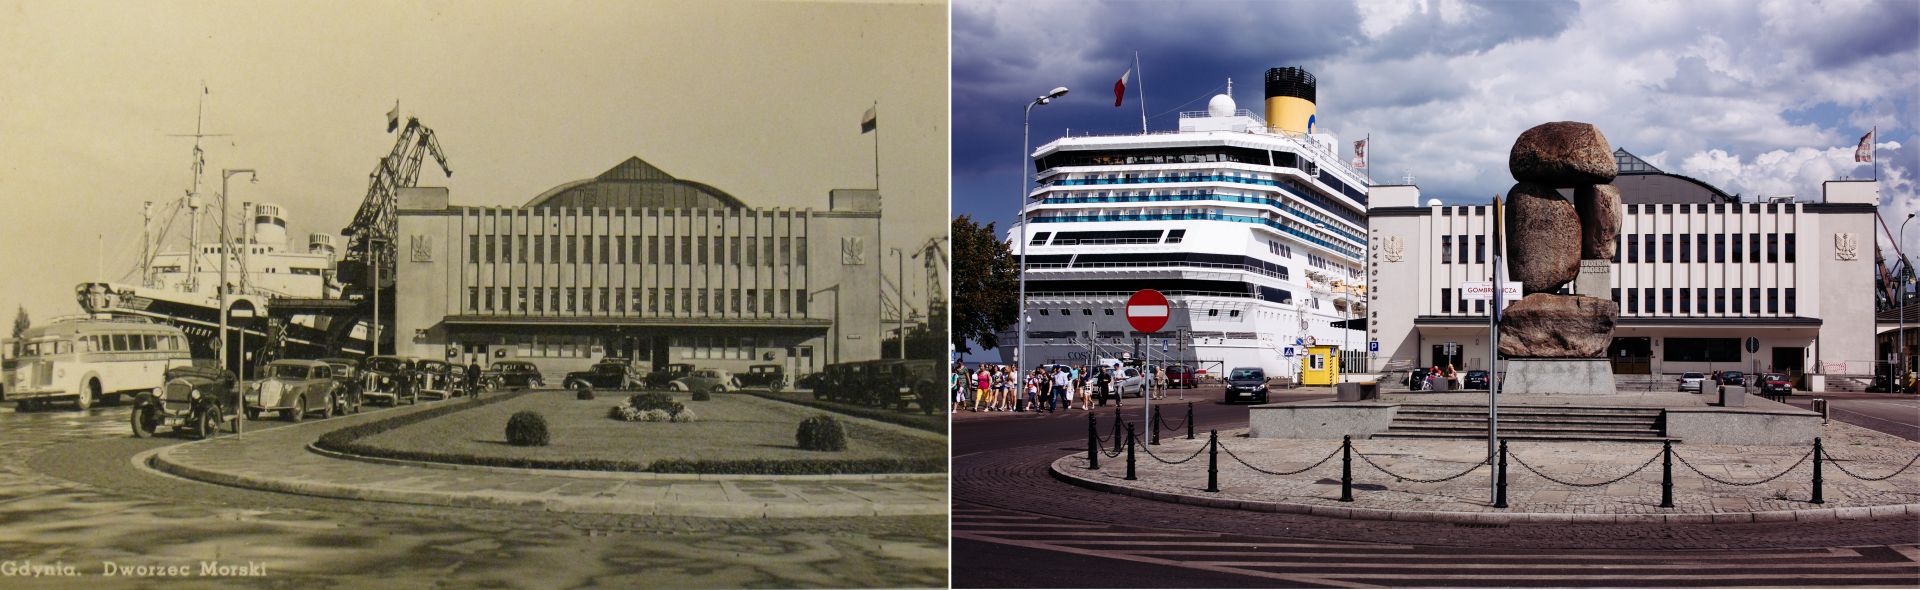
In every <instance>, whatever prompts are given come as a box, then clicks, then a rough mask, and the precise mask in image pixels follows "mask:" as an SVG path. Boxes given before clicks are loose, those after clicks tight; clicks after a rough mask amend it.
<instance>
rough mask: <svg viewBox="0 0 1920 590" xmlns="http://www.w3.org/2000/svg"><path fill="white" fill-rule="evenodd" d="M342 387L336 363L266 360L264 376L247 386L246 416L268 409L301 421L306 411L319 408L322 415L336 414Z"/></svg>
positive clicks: (324, 416) (257, 415)
mask: <svg viewBox="0 0 1920 590" xmlns="http://www.w3.org/2000/svg"><path fill="white" fill-rule="evenodd" d="M341 389H342V388H341V387H340V384H339V383H338V382H335V381H334V380H333V366H332V365H328V364H326V363H323V362H320V361H298V360H278V361H273V362H271V363H268V364H267V370H266V374H265V375H264V378H263V379H262V380H259V381H255V382H254V383H253V385H252V386H251V387H248V388H247V395H246V405H247V419H248V420H258V419H260V414H262V413H265V412H279V413H280V417H281V418H283V419H285V420H288V421H291V422H299V421H301V420H305V419H306V418H307V414H309V413H312V412H319V413H320V417H321V418H331V417H333V409H334V408H335V407H337V406H338V405H339V402H340V398H341V397H343V396H342V395H341Z"/></svg>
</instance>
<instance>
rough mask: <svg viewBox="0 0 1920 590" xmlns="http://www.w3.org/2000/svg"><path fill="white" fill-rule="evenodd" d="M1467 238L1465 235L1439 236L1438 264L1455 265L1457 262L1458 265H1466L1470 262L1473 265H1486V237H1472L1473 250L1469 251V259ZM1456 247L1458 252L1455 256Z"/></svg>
mask: <svg viewBox="0 0 1920 590" xmlns="http://www.w3.org/2000/svg"><path fill="white" fill-rule="evenodd" d="M1467 237H1468V235H1467V234H1461V235H1446V236H1440V263H1441V264H1455V263H1456V261H1458V262H1457V263H1458V264H1467V262H1468V261H1469V260H1471V261H1472V262H1473V263H1474V264H1486V263H1487V236H1485V235H1473V236H1472V237H1473V240H1472V246H1473V249H1472V251H1471V253H1472V257H1471V258H1469V257H1468V253H1469V251H1468V249H1467V246H1468V240H1467ZM1456 246H1457V247H1458V252H1459V254H1458V255H1457V256H1456V254H1455V251H1456V250H1455V248H1456Z"/></svg>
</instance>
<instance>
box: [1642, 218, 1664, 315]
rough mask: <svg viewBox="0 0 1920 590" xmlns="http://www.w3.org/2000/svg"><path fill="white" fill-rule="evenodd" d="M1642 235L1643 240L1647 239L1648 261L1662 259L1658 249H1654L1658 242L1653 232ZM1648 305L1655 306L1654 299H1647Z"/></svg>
mask: <svg viewBox="0 0 1920 590" xmlns="http://www.w3.org/2000/svg"><path fill="white" fill-rule="evenodd" d="M1640 237H1641V238H1644V240H1643V241H1645V242H1646V246H1647V262H1656V261H1658V260H1660V257H1659V255H1658V251H1657V250H1655V249H1654V248H1655V247H1656V246H1657V245H1658V244H1655V243H1654V239H1653V234H1643V235H1641V236H1640ZM1647 306H1648V307H1652V306H1653V301H1651V300H1649V301H1647Z"/></svg>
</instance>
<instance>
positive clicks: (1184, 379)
mask: <svg viewBox="0 0 1920 590" xmlns="http://www.w3.org/2000/svg"><path fill="white" fill-rule="evenodd" d="M1198 385H1199V376H1198V375H1196V374H1194V372H1193V367H1189V366H1186V365H1172V366H1169V367H1167V387H1169V388H1174V387H1178V388H1182V389H1192V388H1194V387H1195V386H1198Z"/></svg>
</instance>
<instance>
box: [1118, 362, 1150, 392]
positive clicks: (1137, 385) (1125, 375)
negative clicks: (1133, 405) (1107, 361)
mask: <svg viewBox="0 0 1920 590" xmlns="http://www.w3.org/2000/svg"><path fill="white" fill-rule="evenodd" d="M1113 391H1114V393H1115V394H1117V395H1119V396H1120V397H1127V396H1128V395H1132V396H1134V397H1145V396H1146V395H1147V377H1146V376H1145V375H1142V374H1140V369H1139V368H1138V367H1126V368H1118V369H1113Z"/></svg>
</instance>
